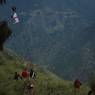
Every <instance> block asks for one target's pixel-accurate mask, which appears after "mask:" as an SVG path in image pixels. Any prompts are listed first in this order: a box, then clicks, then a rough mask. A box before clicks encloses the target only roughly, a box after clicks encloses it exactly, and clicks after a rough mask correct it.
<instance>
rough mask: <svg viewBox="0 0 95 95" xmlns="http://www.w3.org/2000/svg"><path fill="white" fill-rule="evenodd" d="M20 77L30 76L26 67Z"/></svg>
mask: <svg viewBox="0 0 95 95" xmlns="http://www.w3.org/2000/svg"><path fill="white" fill-rule="evenodd" d="M21 75H22V77H23V78H29V76H30V73H29V72H28V70H27V68H25V69H24V70H23V71H22V74H21Z"/></svg>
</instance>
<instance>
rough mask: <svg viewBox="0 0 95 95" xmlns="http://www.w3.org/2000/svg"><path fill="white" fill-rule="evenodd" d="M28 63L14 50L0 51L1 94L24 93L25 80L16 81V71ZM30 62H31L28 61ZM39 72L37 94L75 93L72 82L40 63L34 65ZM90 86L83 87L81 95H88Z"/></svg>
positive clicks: (17, 94)
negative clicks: (14, 52) (46, 68)
mask: <svg viewBox="0 0 95 95" xmlns="http://www.w3.org/2000/svg"><path fill="white" fill-rule="evenodd" d="M23 63H27V62H26V61H25V60H24V59H22V58H20V57H18V56H17V55H16V54H13V53H12V52H9V53H7V52H2V53H1V52H0V95H23V92H24V91H23V84H24V80H18V81H15V80H14V79H13V76H14V72H15V71H17V72H21V71H22V70H23V68H25V65H24V64H23ZM28 63H29V62H28ZM32 66H33V67H34V69H35V71H36V72H37V78H36V80H35V88H36V89H35V93H36V95H63V94H64V95H74V88H73V84H72V82H69V81H64V80H62V79H60V78H58V77H57V76H56V75H54V74H52V73H51V72H48V71H47V70H45V69H43V68H42V67H40V66H38V65H32ZM88 90H89V89H88V87H86V86H85V85H84V86H82V87H81V90H80V95H87V92H88Z"/></svg>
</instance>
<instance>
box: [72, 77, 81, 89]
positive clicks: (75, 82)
mask: <svg viewBox="0 0 95 95" xmlns="http://www.w3.org/2000/svg"><path fill="white" fill-rule="evenodd" d="M81 85H82V84H81V82H80V80H79V79H76V80H75V81H74V87H75V88H80V86H81Z"/></svg>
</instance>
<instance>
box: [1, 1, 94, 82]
mask: <svg viewBox="0 0 95 95" xmlns="http://www.w3.org/2000/svg"><path fill="white" fill-rule="evenodd" d="M8 2H9V5H7V6H4V7H3V8H4V9H3V8H0V11H1V12H2V15H4V14H6V16H5V17H3V19H7V20H8V21H9V23H10V26H11V28H12V30H13V34H12V36H11V37H10V39H9V40H8V41H7V42H6V47H8V48H10V49H12V50H14V51H15V52H16V53H18V54H19V55H23V56H24V57H25V58H26V59H27V60H31V61H32V62H33V63H36V64H40V65H43V66H44V67H45V68H47V69H49V70H51V71H52V72H54V73H56V74H57V75H59V76H61V77H62V78H64V79H68V80H73V79H75V78H77V77H79V78H80V79H81V80H87V78H88V76H89V75H90V73H91V72H94V71H95V69H94V68H95V42H94V41H95V16H94V15H95V6H94V4H95V1H94V0H90V1H89V0H77V1H75V0H39V1H38V0H20V1H19V3H18V0H9V1H8ZM21 4H22V6H21ZM12 5H15V6H16V7H17V9H18V10H17V13H18V15H19V17H20V21H21V22H20V23H19V24H16V25H13V24H12V22H11V21H10V17H11V15H12V12H11V8H10V6H12ZM6 7H7V9H6ZM3 10H5V11H6V12H4V11H3Z"/></svg>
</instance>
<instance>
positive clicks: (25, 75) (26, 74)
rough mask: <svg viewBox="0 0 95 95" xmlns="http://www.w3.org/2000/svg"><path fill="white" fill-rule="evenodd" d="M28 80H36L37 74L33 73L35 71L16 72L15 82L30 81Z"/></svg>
mask: <svg viewBox="0 0 95 95" xmlns="http://www.w3.org/2000/svg"><path fill="white" fill-rule="evenodd" d="M28 78H32V79H35V78H36V74H35V72H34V71H33V69H30V70H28V69H27V68H24V70H23V71H22V72H21V73H18V72H15V74H14V79H15V80H19V79H28Z"/></svg>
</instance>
